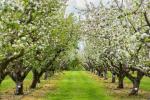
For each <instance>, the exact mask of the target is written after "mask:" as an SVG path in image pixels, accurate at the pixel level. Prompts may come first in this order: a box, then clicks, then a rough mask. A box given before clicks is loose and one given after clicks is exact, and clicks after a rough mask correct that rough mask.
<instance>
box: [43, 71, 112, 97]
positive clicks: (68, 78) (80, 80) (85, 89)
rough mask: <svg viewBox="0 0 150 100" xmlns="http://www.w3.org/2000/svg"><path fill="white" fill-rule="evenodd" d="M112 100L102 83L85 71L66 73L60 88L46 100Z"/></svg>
mask: <svg viewBox="0 0 150 100" xmlns="http://www.w3.org/2000/svg"><path fill="white" fill-rule="evenodd" d="M99 98H100V100H111V99H110V97H109V96H107V93H106V92H105V88H104V86H103V85H102V83H100V82H98V81H95V79H93V78H92V77H91V76H90V74H88V73H87V72H84V71H70V72H65V74H64V75H63V76H62V77H61V79H60V81H59V82H58V88H57V89H56V90H55V91H53V92H50V93H48V94H47V96H46V97H45V99H46V100H98V99H99Z"/></svg>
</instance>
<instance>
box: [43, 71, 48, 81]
mask: <svg viewBox="0 0 150 100" xmlns="http://www.w3.org/2000/svg"><path fill="white" fill-rule="evenodd" d="M48 75H49V72H48V71H46V72H45V75H44V80H47V79H48Z"/></svg>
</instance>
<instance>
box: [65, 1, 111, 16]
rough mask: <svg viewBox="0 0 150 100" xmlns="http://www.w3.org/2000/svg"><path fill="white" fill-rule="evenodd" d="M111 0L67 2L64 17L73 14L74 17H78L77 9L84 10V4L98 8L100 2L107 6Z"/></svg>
mask: <svg viewBox="0 0 150 100" xmlns="http://www.w3.org/2000/svg"><path fill="white" fill-rule="evenodd" d="M110 1H111V0H68V2H67V5H68V6H67V8H66V14H65V15H66V16H68V15H69V14H71V13H73V14H74V15H76V16H78V10H77V9H81V10H84V9H86V4H89V5H90V3H92V4H94V6H95V7H98V6H99V4H100V2H101V3H102V4H103V5H105V6H107V5H109V2H110Z"/></svg>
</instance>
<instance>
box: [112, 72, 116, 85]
mask: <svg viewBox="0 0 150 100" xmlns="http://www.w3.org/2000/svg"><path fill="white" fill-rule="evenodd" d="M111 82H112V83H115V82H116V74H115V73H114V72H113V73H112V81H111Z"/></svg>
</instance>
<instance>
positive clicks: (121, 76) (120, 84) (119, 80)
mask: <svg viewBox="0 0 150 100" xmlns="http://www.w3.org/2000/svg"><path fill="white" fill-rule="evenodd" d="M124 78H125V76H124V75H118V87H117V88H119V89H123V88H124V84H123V80H124Z"/></svg>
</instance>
